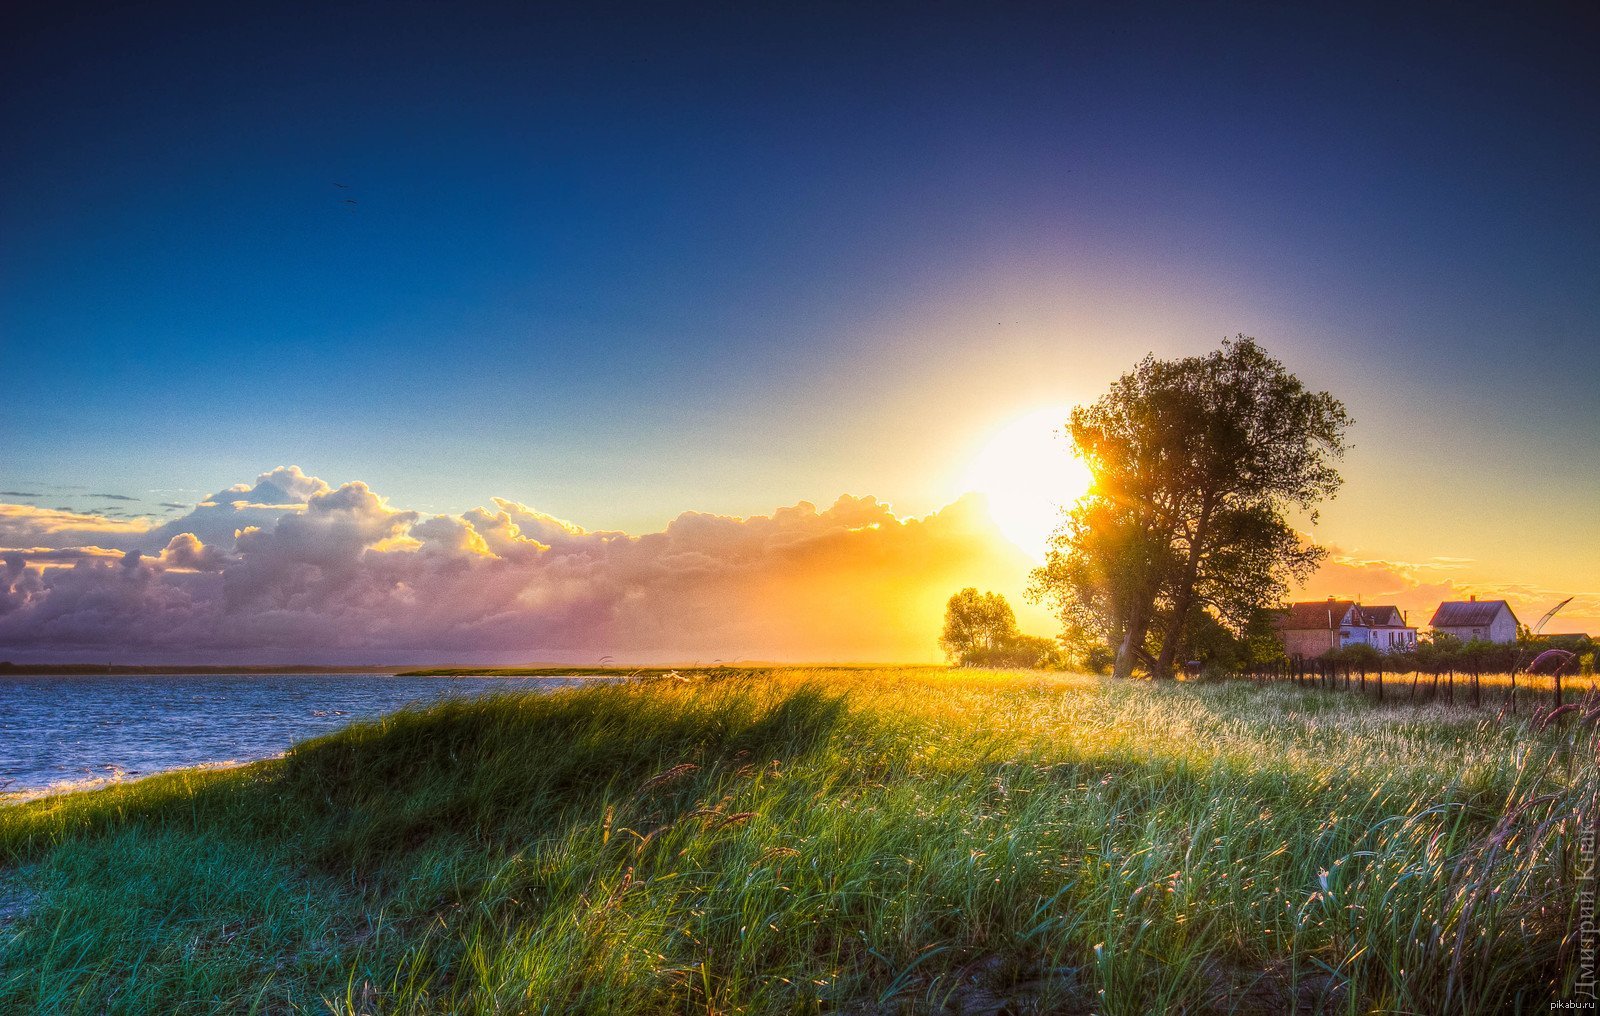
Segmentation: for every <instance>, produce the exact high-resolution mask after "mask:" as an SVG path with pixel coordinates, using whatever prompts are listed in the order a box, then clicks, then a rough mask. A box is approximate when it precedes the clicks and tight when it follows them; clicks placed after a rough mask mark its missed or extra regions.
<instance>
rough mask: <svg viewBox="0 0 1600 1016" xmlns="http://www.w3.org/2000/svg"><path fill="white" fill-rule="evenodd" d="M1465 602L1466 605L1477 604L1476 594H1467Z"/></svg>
mask: <svg viewBox="0 0 1600 1016" xmlns="http://www.w3.org/2000/svg"><path fill="white" fill-rule="evenodd" d="M1467 602H1468V603H1477V602H1478V594H1477V593H1469V594H1467Z"/></svg>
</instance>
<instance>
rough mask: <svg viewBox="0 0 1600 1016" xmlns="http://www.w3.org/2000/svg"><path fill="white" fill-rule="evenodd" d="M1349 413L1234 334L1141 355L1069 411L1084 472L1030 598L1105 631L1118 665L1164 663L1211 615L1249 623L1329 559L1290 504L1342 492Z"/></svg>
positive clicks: (1311, 505) (1311, 512)
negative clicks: (1084, 487)
mask: <svg viewBox="0 0 1600 1016" xmlns="http://www.w3.org/2000/svg"><path fill="white" fill-rule="evenodd" d="M1349 424H1350V418H1349V415H1348V414H1347V413H1346V412H1345V409H1344V406H1343V405H1342V404H1340V402H1339V401H1338V400H1337V399H1335V398H1334V397H1333V396H1331V395H1329V394H1328V393H1327V392H1313V391H1310V390H1308V389H1307V388H1306V387H1305V385H1304V384H1303V383H1302V382H1301V381H1300V379H1299V378H1297V377H1295V376H1294V375H1293V374H1291V373H1289V372H1288V371H1287V370H1286V369H1285V368H1284V366H1283V365H1282V364H1281V363H1279V362H1278V361H1277V360H1275V359H1273V358H1272V357H1271V356H1269V355H1268V354H1267V353H1266V351H1265V350H1263V349H1262V348H1261V347H1260V346H1259V345H1257V344H1256V342H1255V340H1254V339H1250V338H1246V337H1245V336H1242V335H1241V336H1238V337H1236V338H1233V339H1228V340H1225V341H1224V342H1223V344H1222V347H1221V348H1220V349H1218V350H1216V351H1214V352H1212V353H1210V354H1208V355H1206V356H1199V357H1186V358H1183V359H1178V360H1158V359H1156V358H1154V357H1153V356H1147V357H1145V358H1144V359H1143V360H1141V361H1140V362H1139V363H1138V365H1136V366H1135V367H1134V369H1133V370H1132V371H1130V372H1129V373H1127V374H1124V375H1123V376H1122V377H1121V378H1119V379H1118V380H1117V381H1116V382H1115V383H1114V384H1113V385H1112V386H1111V389H1110V390H1109V391H1108V392H1107V393H1106V394H1105V395H1104V396H1102V397H1101V398H1100V399H1099V400H1097V401H1096V402H1094V403H1093V404H1091V405H1088V406H1079V407H1077V408H1075V409H1074V410H1073V411H1072V414H1071V417H1070V419H1069V421H1068V429H1069V432H1070V434H1071V438H1072V442H1073V444H1074V446H1075V447H1076V449H1077V451H1078V454H1079V455H1081V456H1082V457H1083V459H1084V461H1085V463H1086V464H1087V465H1088V468H1089V471H1090V474H1091V476H1092V478H1093V483H1092V485H1091V487H1090V492H1089V494H1088V495H1087V496H1086V497H1084V498H1083V499H1081V500H1080V501H1079V502H1078V503H1077V505H1075V506H1074V507H1073V508H1072V509H1071V510H1070V511H1069V512H1068V514H1067V516H1066V518H1065V520H1064V521H1063V524H1062V526H1061V528H1060V529H1058V530H1057V532H1056V534H1055V536H1054V537H1053V538H1052V542H1051V547H1050V550H1049V553H1048V556H1047V558H1046V561H1045V564H1044V565H1043V566H1042V567H1041V568H1039V569H1037V570H1036V571H1035V572H1034V575H1033V583H1032V586H1031V593H1032V595H1034V596H1036V597H1038V598H1040V599H1043V600H1044V601H1046V602H1048V603H1049V604H1051V606H1052V607H1053V608H1054V609H1055V610H1056V612H1057V613H1058V614H1059V615H1060V616H1061V618H1062V621H1063V623H1064V625H1065V626H1066V627H1067V628H1069V629H1076V630H1087V631H1093V632H1095V633H1097V634H1098V635H1099V636H1100V637H1102V638H1104V639H1105V640H1106V642H1107V644H1108V645H1109V646H1110V647H1112V648H1113V649H1114V651H1115V653H1116V662H1115V668H1114V672H1115V673H1117V674H1119V675H1121V676H1127V675H1128V674H1129V673H1131V671H1132V668H1133V665H1134V663H1135V662H1136V661H1140V660H1142V661H1143V662H1145V663H1146V665H1147V666H1148V667H1149V668H1150V669H1151V670H1152V671H1153V672H1155V673H1157V674H1161V675H1166V674H1170V673H1171V672H1172V668H1173V664H1174V663H1175V662H1176V661H1179V660H1180V659H1182V658H1183V657H1182V656H1181V655H1180V654H1182V653H1183V652H1185V651H1186V649H1187V647H1188V646H1189V644H1190V642H1191V640H1192V637H1193V636H1194V635H1196V634H1197V633H1199V632H1202V631H1204V630H1205V629H1206V628H1207V627H1208V626H1209V622H1210V621H1215V622H1216V623H1217V624H1220V625H1221V626H1222V627H1224V628H1226V629H1227V630H1228V631H1230V632H1232V633H1233V634H1234V635H1235V636H1241V637H1243V636H1245V635H1246V632H1247V629H1249V627H1250V626H1251V624H1252V623H1253V621H1254V620H1255V619H1256V618H1258V616H1259V614H1260V612H1261V610H1262V609H1263V608H1265V607H1267V606H1269V605H1271V604H1273V603H1276V602H1278V601H1280V600H1281V599H1282V598H1283V597H1284V595H1285V594H1286V593H1287V592H1288V587H1289V584H1290V582H1292V581H1297V580H1301V579H1304V578H1305V577H1307V576H1308V575H1309V574H1310V573H1311V572H1312V571H1313V570H1314V569H1315V568H1316V566H1317V564H1318V563H1319V562H1320V561H1321V560H1322V558H1323V556H1324V553H1325V552H1324V551H1323V550H1322V549H1321V548H1319V547H1316V546H1313V545H1311V544H1309V543H1307V542H1306V541H1304V540H1303V539H1302V538H1301V536H1300V535H1299V533H1297V532H1296V530H1295V529H1294V527H1293V526H1292V525H1291V523H1290V514H1291V513H1292V512H1295V511H1302V512H1305V513H1307V515H1308V516H1309V517H1310V519H1311V520H1313V521H1314V520H1315V518H1316V509H1317V506H1318V504H1320V503H1321V502H1322V501H1323V500H1324V499H1326V498H1328V497H1331V496H1332V495H1333V494H1334V493H1335V492H1336V491H1337V490H1338V487H1339V484H1340V477H1339V473H1338V471H1337V469H1336V468H1335V465H1334V464H1335V462H1336V461H1337V460H1338V459H1339V458H1340V457H1341V456H1342V455H1343V453H1344V449H1345V438H1344V435H1345V430H1346V429H1347V428H1348V426H1349ZM1202 615H1204V616H1205V618H1207V619H1208V621H1207V622H1206V623H1202V622H1201V620H1200V619H1201V616H1202Z"/></svg>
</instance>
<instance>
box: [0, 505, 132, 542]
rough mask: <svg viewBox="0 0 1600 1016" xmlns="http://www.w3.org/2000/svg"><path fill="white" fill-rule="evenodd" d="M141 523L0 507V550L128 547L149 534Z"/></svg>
mask: <svg viewBox="0 0 1600 1016" xmlns="http://www.w3.org/2000/svg"><path fill="white" fill-rule="evenodd" d="M149 529H150V527H149V524H148V523H146V522H144V521H143V520H141V519H113V518H108V517H106V516H105V515H102V514H99V513H96V512H77V511H72V510H71V509H68V508H40V507H37V506H35V505H28V504H0V547H73V546H82V545H84V544H88V543H95V544H99V545H104V546H115V547H123V548H127V547H132V546H135V545H137V543H138V542H139V541H140V540H141V539H142V538H144V536H145V535H146V534H147V533H148V532H149Z"/></svg>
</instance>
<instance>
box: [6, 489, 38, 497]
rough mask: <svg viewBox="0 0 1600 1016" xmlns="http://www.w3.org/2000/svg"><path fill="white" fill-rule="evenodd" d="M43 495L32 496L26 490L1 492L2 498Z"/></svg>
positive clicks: (33, 495)
mask: <svg viewBox="0 0 1600 1016" xmlns="http://www.w3.org/2000/svg"><path fill="white" fill-rule="evenodd" d="M43 496H44V495H43V494H30V493H29V492H27V491H25V490H0V497H43Z"/></svg>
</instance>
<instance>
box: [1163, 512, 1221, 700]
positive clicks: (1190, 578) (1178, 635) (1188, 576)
mask: <svg viewBox="0 0 1600 1016" xmlns="http://www.w3.org/2000/svg"><path fill="white" fill-rule="evenodd" d="M1211 509H1212V503H1211V495H1209V494H1207V495H1206V498H1205V501H1204V504H1203V506H1202V507H1201V509H1200V519H1199V521H1198V522H1196V523H1195V527H1194V534H1193V535H1192V536H1190V537H1189V556H1188V559H1187V560H1186V561H1184V563H1183V577H1182V578H1181V579H1180V580H1179V581H1178V586H1177V588H1176V589H1175V590H1173V596H1172V620H1171V621H1169V622H1168V623H1167V631H1166V634H1165V636H1164V637H1163V638H1162V639H1161V654H1160V655H1159V656H1157V657H1156V674H1155V676H1156V677H1171V676H1172V665H1173V663H1174V662H1175V661H1174V657H1176V656H1177V655H1178V646H1179V645H1180V644H1182V642H1183V632H1184V629H1185V628H1187V627H1188V624H1189V611H1190V610H1192V609H1194V584H1195V581H1196V580H1197V579H1198V578H1199V577H1200V557H1201V555H1202V554H1204V553H1205V545H1206V541H1207V540H1208V539H1209V538H1210V535H1211Z"/></svg>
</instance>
